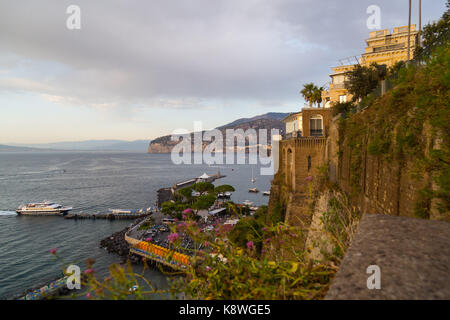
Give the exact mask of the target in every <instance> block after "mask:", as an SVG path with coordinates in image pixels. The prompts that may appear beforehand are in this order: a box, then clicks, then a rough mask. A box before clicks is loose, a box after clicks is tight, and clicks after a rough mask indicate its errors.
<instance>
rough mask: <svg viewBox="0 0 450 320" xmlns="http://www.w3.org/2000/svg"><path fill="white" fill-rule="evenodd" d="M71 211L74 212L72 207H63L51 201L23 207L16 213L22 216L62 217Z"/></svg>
mask: <svg viewBox="0 0 450 320" xmlns="http://www.w3.org/2000/svg"><path fill="white" fill-rule="evenodd" d="M70 210H72V207H63V206H62V205H60V204H57V203H54V202H51V201H44V202H35V203H28V204H25V205H21V206H19V208H18V209H17V210H16V212H17V213H18V214H22V215H30V216H32V215H35V216H40V215H61V214H63V215H64V214H66V213H67V212H69V211H70Z"/></svg>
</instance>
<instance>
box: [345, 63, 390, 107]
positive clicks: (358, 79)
mask: <svg viewBox="0 0 450 320" xmlns="http://www.w3.org/2000/svg"><path fill="white" fill-rule="evenodd" d="M386 75H387V68H386V65H384V64H383V65H379V64H377V63H372V64H371V65H370V66H368V67H366V66H362V65H359V64H357V65H356V66H355V68H353V70H351V71H349V73H348V74H347V82H346V83H345V88H346V89H347V90H348V92H349V93H350V94H352V95H353V101H357V100H359V99H362V98H364V97H365V96H367V95H368V94H369V93H371V92H372V91H373V90H374V89H375V88H376V87H377V86H378V84H379V83H380V81H381V80H383V79H385V78H386Z"/></svg>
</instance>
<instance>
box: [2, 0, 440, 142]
mask: <svg viewBox="0 0 450 320" xmlns="http://www.w3.org/2000/svg"><path fill="white" fill-rule="evenodd" d="M445 3H446V1H445V0H423V1H422V24H423V25H425V24H427V23H428V22H430V21H434V20H438V19H439V18H440V16H441V15H442V13H443V12H444V11H445ZM417 4H418V0H413V12H412V14H413V20H412V22H413V23H418V7H417ZM70 5H77V6H78V7H79V8H80V13H81V14H80V22H81V23H80V29H69V28H67V20H68V19H69V18H71V13H67V12H66V10H67V8H68V7H69V6H70ZM370 5H377V6H379V7H380V9H381V10H380V13H381V16H380V18H381V20H380V22H381V24H380V28H381V29H385V28H389V29H392V28H393V27H395V26H403V25H407V24H408V0H378V1H377V0H370V1H366V0H342V1H335V0H332V1H331V0H330V1H327V0H322V1H317V0H176V1H164V0H161V1H159V0H158V1H157V0H154V1H144V0H141V1H136V0H122V1H118V0H96V1H92V0H86V1H82V0H70V1H65V0H52V1H49V0H40V1H33V0H20V1H17V0H2V1H1V2H0V115H1V116H0V144H15V143H16V144H21V143H23V144H25V143H46V142H58V141H80V140H92V139H121V140H137V139H149V140H151V139H154V138H156V137H158V136H161V135H166V134H170V133H171V132H172V131H173V130H175V129H180V128H183V129H187V130H190V131H191V130H192V129H193V122H194V121H202V123H203V128H204V129H211V128H214V127H217V126H220V125H223V124H226V123H228V122H231V121H234V120H236V119H238V118H242V117H252V116H256V115H259V114H263V113H266V112H293V111H299V110H300V109H301V107H302V106H303V105H304V101H303V99H302V97H301V95H300V94H299V91H300V90H301V88H302V85H303V84H305V83H307V82H314V83H316V84H317V85H318V86H321V85H324V84H326V83H327V82H328V81H329V80H330V78H329V74H330V72H331V67H333V66H335V65H338V64H339V59H342V58H346V57H350V56H355V55H360V54H361V53H363V51H364V47H365V42H364V40H365V39H366V38H368V35H369V32H370V31H373V30H369V29H368V27H367V23H366V22H367V19H368V18H369V16H370V14H368V13H367V8H368V7H369V6H370ZM70 21H72V20H70Z"/></svg>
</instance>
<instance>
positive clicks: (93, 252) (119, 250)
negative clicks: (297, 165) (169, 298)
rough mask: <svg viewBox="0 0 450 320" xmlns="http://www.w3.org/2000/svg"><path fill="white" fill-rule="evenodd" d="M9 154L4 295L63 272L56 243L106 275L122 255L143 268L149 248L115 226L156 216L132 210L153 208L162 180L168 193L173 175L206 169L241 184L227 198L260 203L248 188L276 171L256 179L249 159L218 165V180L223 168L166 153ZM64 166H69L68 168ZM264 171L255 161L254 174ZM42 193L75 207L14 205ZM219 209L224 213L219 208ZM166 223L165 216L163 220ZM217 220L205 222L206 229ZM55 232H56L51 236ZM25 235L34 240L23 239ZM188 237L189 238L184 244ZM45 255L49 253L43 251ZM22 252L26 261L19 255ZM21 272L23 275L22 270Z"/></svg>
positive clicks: (162, 280)
mask: <svg viewBox="0 0 450 320" xmlns="http://www.w3.org/2000/svg"><path fill="white" fill-rule="evenodd" d="M3 160H4V161H5V164H6V165H5V167H2V168H0V174H3V177H4V179H3V180H1V181H0V186H2V187H4V188H5V190H7V194H6V195H5V197H2V198H0V208H1V209H2V210H3V211H2V212H0V216H1V219H0V224H1V223H2V224H3V225H4V228H5V229H4V230H18V231H20V233H10V232H6V231H5V232H4V233H2V234H0V245H1V246H2V248H3V251H2V252H1V253H0V258H2V259H7V257H8V259H11V263H8V264H5V265H3V266H0V271H1V272H2V274H3V275H4V277H3V279H0V296H3V297H5V298H12V297H13V296H14V297H17V296H18V295H19V294H22V296H23V292H24V291H25V290H27V289H28V288H35V286H36V284H40V286H39V288H41V287H43V286H45V285H46V283H41V282H42V279H52V278H53V277H54V276H55V275H57V274H59V272H60V264H59V262H58V261H56V260H55V259H53V258H52V256H51V255H50V254H49V253H48V251H49V249H51V248H54V247H56V248H58V253H59V254H61V257H62V258H64V259H65V260H67V261H76V262H77V264H78V263H79V264H80V266H83V265H84V261H85V259H86V258H94V259H96V261H97V263H98V266H97V269H98V272H99V274H102V275H105V276H107V274H108V272H109V271H108V266H109V265H110V264H112V263H118V262H120V263H124V262H126V261H127V260H128V259H130V260H131V261H132V262H133V268H136V269H137V270H140V268H141V267H142V257H143V256H141V255H137V254H132V255H131V256H130V255H129V253H130V247H131V246H130V245H129V244H128V243H127V242H126V241H125V240H124V237H125V236H124V233H121V235H114V233H116V232H119V231H120V230H123V229H124V228H125V227H126V226H128V225H130V224H131V223H135V222H136V220H138V221H139V220H141V219H145V218H148V219H150V217H151V218H154V217H155V216H157V215H158V214H159V213H158V212H157V210H156V208H152V209H153V213H151V214H147V213H144V214H136V215H134V213H135V211H139V210H140V209H139V208H148V207H149V205H150V204H151V205H152V206H154V205H155V202H156V201H157V195H158V190H159V189H161V188H162V187H166V188H163V189H164V191H165V192H167V194H168V197H167V199H170V197H171V195H172V187H173V185H174V184H175V181H180V182H186V181H189V180H190V179H192V177H195V176H196V177H197V178H200V176H202V175H203V173H205V172H206V174H207V175H208V176H209V178H208V179H210V181H213V182H214V184H216V185H218V184H229V185H232V186H233V187H235V189H236V192H233V194H232V195H231V196H230V195H229V194H226V192H223V194H224V196H226V198H224V199H228V196H230V200H231V201H233V202H234V203H242V202H243V201H244V200H245V199H249V200H251V202H252V203H254V204H255V206H256V205H261V204H266V203H267V200H266V199H267V198H266V199H264V198H263V196H262V193H261V192H260V193H259V195H258V194H252V193H247V191H248V188H250V187H258V189H260V190H267V187H268V186H269V185H270V179H271V177H270V176H267V177H265V176H257V178H258V179H257V181H256V182H255V184H254V185H251V183H250V178H251V170H250V166H243V167H242V166H238V165H235V166H234V165H233V166H223V167H220V180H217V178H218V177H217V175H216V174H217V173H218V169H219V168H215V169H214V168H212V167H209V166H204V165H200V166H196V167H195V170H194V169H192V168H190V169H189V170H186V167H180V166H177V165H174V164H172V163H171V161H170V155H165V154H163V155H147V154H130V153H123V154H114V153H82V154H80V153H61V154H58V156H57V157H55V155H54V154H52V153H43V154H33V155H30V156H29V158H23V156H22V155H20V154H17V155H16V154H10V155H7V156H4V159H3ZM50 164H51V165H50ZM53 167H59V168H60V170H58V171H55V170H54V169H53ZM62 169H64V170H65V172H64V173H63V172H62ZM258 171H259V169H258V167H257V166H255V169H254V173H255V175H256V173H257V172H258ZM27 172H29V173H27ZM18 177H20V179H18ZM197 178H196V179H197ZM43 181H44V182H45V183H43ZM177 184H178V183H177ZM30 190H33V191H30ZM19 196H20V197H19ZM42 199H49V200H53V201H54V202H55V203H59V204H61V205H64V206H68V207H73V209H72V210H71V211H69V212H68V213H67V214H66V215H65V216H63V215H60V214H57V215H51V216H42V217H38V216H34V215H20V214H17V213H16V212H15V211H16V208H18V205H19V204H21V203H27V202H32V201H33V200H34V201H35V202H43V201H42ZM39 200H41V201H39ZM221 201H222V200H220V201H219V202H221ZM252 207H253V206H252ZM108 208H109V209H111V210H108ZM130 208H137V209H138V210H132V209H130ZM112 210H116V213H117V214H120V215H119V216H117V217H114V218H112V217H111V216H110V219H107V214H111V213H112ZM131 210H132V211H131ZM214 210H215V209H213V210H210V211H211V212H214ZM132 213H133V214H132ZM206 213H207V214H208V212H206ZM216 215H218V216H220V215H221V213H219V214H216ZM57 217H58V218H57ZM61 218H67V219H61ZM210 219H212V218H210ZM155 220H156V219H155ZM227 220H229V221H228V224H230V223H231V225H232V224H233V223H235V222H236V221H234V220H233V219H227ZM210 222H211V223H212V220H211V221H210ZM225 222H226V221H223V222H221V223H223V224H225ZM160 224H163V223H162V221H160ZM212 228H213V227H212V226H208V225H206V224H205V225H204V229H205V230H206V231H208V230H210V229H212ZM49 234H51V235H52V236H51V237H49ZM168 234H169V233H160V234H159V235H158V236H157V237H156V240H160V241H161V242H160V243H159V244H156V245H158V246H163V242H164V240H165V237H167V236H168ZM24 235H26V236H24ZM113 235H114V236H113ZM111 237H112V238H113V239H110V238H111ZM24 239H27V240H28V241H27V242H26V243H25V244H24ZM102 239H106V240H105V241H103V244H104V245H105V247H102V248H100V247H99V243H100V241H102ZM140 240H141V241H143V240H145V238H143V239H140ZM188 242H189V241H188V240H187V239H186V243H185V244H187V243H188ZM18 246H19V247H20V252H19V253H18V251H17V248H18ZM72 248H77V250H72ZM42 255H44V257H45V259H42ZM19 260H20V261H21V263H16V262H15V261H19ZM147 263H148V264H152V265H153V264H160V265H162V264H161V263H159V262H158V263H157V262H156V260H151V259H147ZM30 266H36V270H33V272H31V273H30V272H27V270H28V269H29V268H30ZM148 272H149V273H150V274H151V276H152V279H154V281H156V282H157V283H159V284H160V285H161V286H164V285H166V277H165V276H164V275H163V274H161V273H160V272H159V270H158V268H151V269H150V270H149V271H148ZM20 274H22V276H20V277H19V275H20ZM24 274H25V275H26V276H25V277H24V276H23V275H24ZM50 282H51V281H49V283H50ZM39 288H36V289H39Z"/></svg>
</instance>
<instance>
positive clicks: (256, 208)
mask: <svg viewBox="0 0 450 320" xmlns="http://www.w3.org/2000/svg"><path fill="white" fill-rule="evenodd" d="M258 209H259V207H256V206H254V207H250V211H257V210H258Z"/></svg>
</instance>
